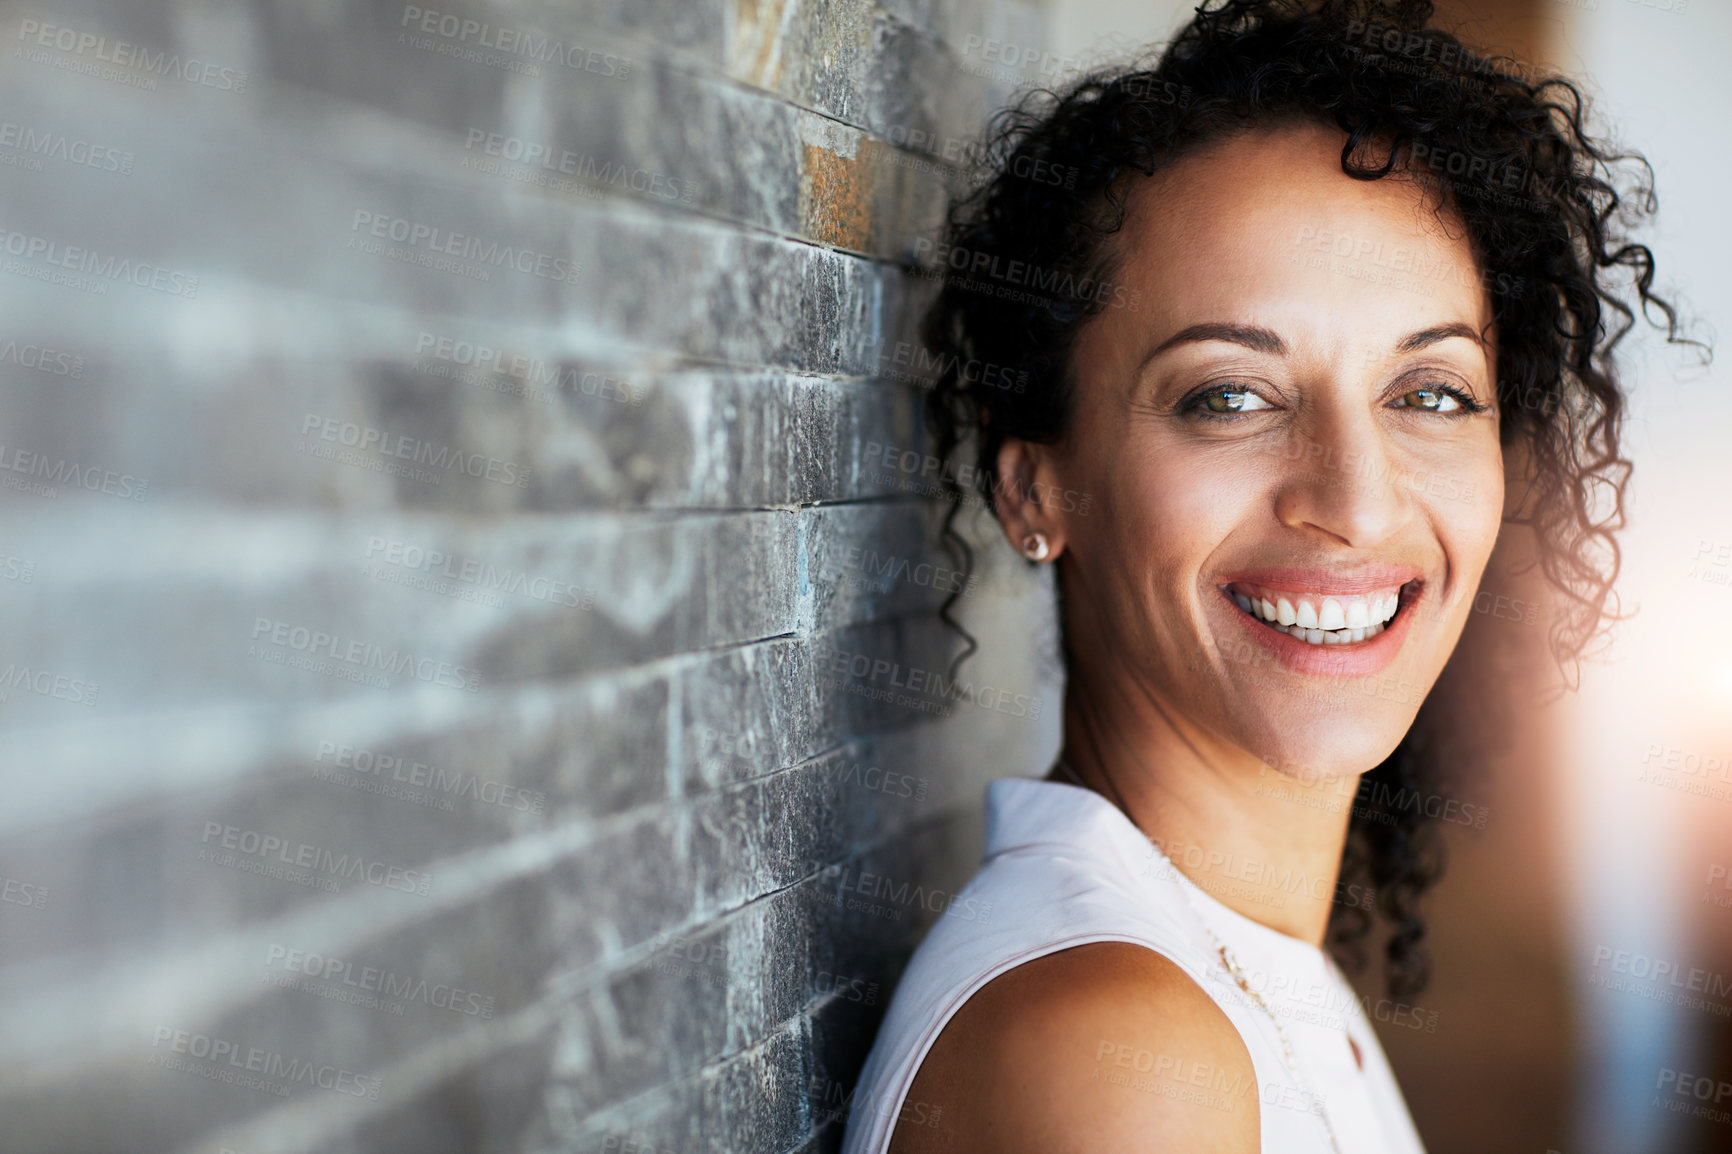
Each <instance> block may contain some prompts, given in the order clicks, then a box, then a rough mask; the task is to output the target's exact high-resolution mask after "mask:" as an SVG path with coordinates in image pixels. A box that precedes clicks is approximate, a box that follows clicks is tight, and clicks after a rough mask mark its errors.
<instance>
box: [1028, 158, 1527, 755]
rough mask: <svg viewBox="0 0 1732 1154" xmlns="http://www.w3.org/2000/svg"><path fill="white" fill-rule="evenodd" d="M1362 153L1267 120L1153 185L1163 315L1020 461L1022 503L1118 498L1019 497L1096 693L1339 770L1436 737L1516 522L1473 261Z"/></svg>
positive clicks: (1116, 277) (1148, 193) (1130, 276)
mask: <svg viewBox="0 0 1732 1154" xmlns="http://www.w3.org/2000/svg"><path fill="white" fill-rule="evenodd" d="M1344 139H1345V138H1344V136H1343V135H1342V134H1340V133H1338V132H1336V131H1335V130H1333V129H1331V128H1327V127H1324V126H1310V125H1294V126H1286V127H1282V128H1279V129H1271V130H1259V131H1256V132H1253V133H1249V134H1246V135H1242V136H1239V137H1235V138H1233V139H1231V140H1228V141H1225V142H1221V143H1217V144H1214V145H1212V146H1209V147H1207V148H1205V149H1203V150H1201V151H1198V152H1196V153H1194V154H1191V155H1188V156H1186V157H1185V158H1183V159H1181V160H1179V161H1178V162H1176V163H1174V164H1173V165H1172V166H1170V167H1169V168H1167V169H1165V170H1163V171H1161V172H1160V173H1157V174H1156V175H1155V176H1154V177H1152V178H1147V179H1141V178H1139V179H1140V184H1139V186H1138V187H1137V188H1136V189H1135V191H1134V192H1133V193H1132V195H1131V200H1130V208H1131V211H1130V213H1129V215H1128V218H1127V221H1126V224H1125V227H1124V229H1123V230H1122V231H1121V232H1120V233H1119V234H1117V235H1116V236H1115V237H1113V238H1112V240H1111V241H1110V242H1109V243H1110V244H1111V245H1112V246H1113V247H1112V255H1113V256H1114V257H1115V258H1116V267H1115V269H1114V271H1113V272H1111V273H1110V274H1109V279H1111V280H1112V281H1113V282H1114V283H1115V284H1116V285H1118V286H1122V287H1124V288H1125V289H1127V290H1129V291H1130V292H1134V294H1135V296H1134V298H1129V299H1134V300H1135V302H1136V308H1135V309H1131V308H1116V307H1108V308H1105V309H1104V310H1102V311H1101V313H1100V314H1098V315H1097V316H1095V317H1094V318H1092V319H1091V320H1090V321H1089V322H1088V324H1087V325H1086V326H1085V327H1084V329H1083V330H1082V332H1081V334H1080V335H1079V338H1078V343H1077V345H1076V347H1075V351H1074V354H1073V357H1072V361H1071V379H1072V381H1073V384H1074V393H1073V397H1072V413H1071V422H1070V425H1069V428H1068V431H1067V433H1066V436H1065V438H1064V439H1063V440H1062V441H1061V442H1060V443H1058V444H1055V445H1031V444H1027V443H1024V442H1019V441H1011V442H1009V443H1007V444H1006V446H1005V448H1004V451H1003V452H1002V453H1001V454H1000V460H999V466H1000V474H1001V477H1002V478H1003V480H1002V481H1001V486H1003V487H1004V489H1005V490H1008V491H1010V492H1023V493H1043V492H1048V491H1049V489H1048V488H1047V487H1049V486H1050V487H1053V488H1056V489H1057V490H1066V489H1068V490H1072V491H1075V492H1080V493H1084V494H1087V495H1089V497H1090V498H1091V500H1090V501H1089V502H1088V504H1087V510H1088V511H1087V513H1086V515H1084V514H1081V513H1079V512H1078V511H1076V509H1075V508H1074V506H1075V504H1076V503H1075V502H1071V503H1070V504H1071V505H1072V506H1073V508H1072V509H1071V510H1069V511H1067V510H1065V509H1063V508H1060V507H1058V506H1057V505H1056V504H1052V503H1049V504H1047V505H1046V506H1045V507H1044V508H1043V507H1040V506H1039V505H1038V504H1036V503H1034V502H1031V501H1016V500H1001V502H1000V510H1001V517H1002V519H1003V521H1004V523H1005V529H1006V532H1007V534H1008V535H1009V536H1010V538H1011V540H1012V541H1013V542H1016V541H1020V540H1021V538H1022V537H1023V535H1024V534H1026V533H1028V532H1030V531H1032V530H1039V531H1042V532H1044V533H1046V534H1047V536H1048V538H1049V540H1050V541H1051V542H1052V544H1053V546H1054V549H1055V553H1056V555H1057V558H1058V563H1059V564H1060V566H1061V568H1062V573H1063V579H1064V582H1065V592H1066V597H1065V605H1066V628H1067V634H1068V637H1069V641H1070V650H1071V669H1070V673H1071V678H1072V685H1073V690H1074V692H1075V693H1076V694H1079V695H1083V696H1084V697H1085V698H1086V696H1087V695H1092V694H1101V695H1105V696H1121V697H1122V696H1125V695H1128V696H1129V697H1131V698H1135V699H1139V700H1142V701H1146V702H1150V703H1152V704H1153V705H1154V707H1155V708H1156V709H1158V710H1159V712H1160V714H1161V715H1162V716H1164V717H1166V718H1167V719H1168V721H1169V722H1170V723H1172V724H1174V725H1175V726H1177V727H1178V728H1180V729H1181V730H1182V732H1183V734H1184V736H1185V738H1186V740H1187V741H1188V742H1189V743H1190V744H1191V745H1192V746H1193V747H1194V748H1198V749H1199V751H1203V750H1210V751H1213V753H1214V754H1216V755H1227V756H1230V755H1232V753H1233V751H1235V750H1239V751H1244V753H1247V754H1249V755H1251V756H1253V757H1255V758H1257V759H1259V760H1262V761H1266V762H1268V763H1270V764H1272V765H1275V766H1277V767H1279V768H1284V769H1287V770H1289V771H1290V772H1297V771H1299V770H1300V769H1302V768H1303V769H1311V768H1315V769H1316V770H1318V771H1321V772H1324V773H1326V774H1329V775H1336V774H1346V773H1358V772H1362V771H1364V770H1366V769H1369V768H1370V767H1371V766H1373V765H1375V764H1376V763H1377V762H1378V761H1380V760H1382V759H1383V758H1384V757H1385V756H1387V755H1388V753H1389V752H1390V751H1391V750H1392V749H1393V748H1394V747H1395V745H1396V744H1397V742H1399V740H1400V739H1401V737H1402V735H1403V734H1404V733H1405V732H1406V731H1407V729H1408V727H1409V726H1410V725H1411V723H1412V721H1413V717H1414V714H1415V713H1416V711H1417V710H1418V708H1419V705H1420V702H1421V701H1422V700H1423V698H1424V696H1425V694H1426V692H1427V691H1428V690H1429V689H1430V687H1431V685H1432V683H1433V681H1435V679H1436V678H1437V676H1438V674H1439V672H1440V671H1441V670H1442V668H1443V665H1444V663H1445V661H1446V660H1447V659H1448V657H1449V654H1450V651H1451V650H1452V649H1453V648H1454V646H1455V642H1456V640H1457V638H1458V637H1459V636H1460V633H1461V629H1462V626H1463V625H1464V623H1465V621H1466V619H1467V614H1468V612H1469V611H1470V609H1471V605H1472V600H1473V593H1474V591H1475V589H1476V588H1477V586H1478V583H1479V579H1480V574H1481V572H1482V571H1483V569H1484V567H1485V564H1486V561H1487V559H1488V557H1489V556H1490V554H1491V550H1492V546H1493V544H1494V543H1495V541H1496V538H1497V533H1498V527H1499V523H1500V519H1501V512H1502V507H1503V455H1502V451H1501V449H1500V447H1499V440H1498V414H1497V410H1496V399H1497V396H1496V385H1495V365H1496V352H1495V345H1494V343H1493V342H1494V341H1495V334H1494V333H1493V332H1492V331H1491V328H1490V322H1491V311H1490V303H1489V299H1488V296H1487V291H1486V288H1485V287H1484V286H1483V285H1482V278H1481V270H1480V268H1479V265H1478V263H1477V261H1476V260H1475V258H1474V255H1473V251H1472V249H1471V247H1470V245H1469V243H1468V241H1467V240H1466V238H1465V236H1464V234H1463V232H1462V230H1461V228H1460V227H1459V226H1455V225H1452V226H1450V227H1448V228H1447V229H1446V227H1445V226H1444V225H1442V224H1440V223H1439V221H1438V219H1437V216H1436V214H1435V213H1434V206H1435V203H1436V202H1435V197H1428V196H1426V195H1424V194H1423V193H1422V190H1421V188H1420V186H1418V185H1417V184H1416V183H1414V182H1413V181H1411V180H1407V179H1384V180H1377V181H1358V180H1354V179H1352V178H1350V177H1348V176H1346V175H1345V174H1344V173H1343V172H1342V171H1341V164H1340V155H1341V147H1342V143H1343V141H1344ZM1128 296H1129V294H1128V293H1127V297H1128ZM1086 705H1087V703H1086V701H1085V702H1084V706H1085V708H1086Z"/></svg>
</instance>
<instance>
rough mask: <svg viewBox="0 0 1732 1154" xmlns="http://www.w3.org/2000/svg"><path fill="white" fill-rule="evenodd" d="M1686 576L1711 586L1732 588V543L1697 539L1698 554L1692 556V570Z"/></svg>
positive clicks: (1704, 538) (1685, 572) (1687, 571)
mask: <svg viewBox="0 0 1732 1154" xmlns="http://www.w3.org/2000/svg"><path fill="white" fill-rule="evenodd" d="M1684 576H1686V577H1693V578H1695V579H1696V580H1698V581H1706V582H1707V583H1708V584H1710V585H1719V586H1722V587H1725V586H1732V541H1711V540H1709V539H1708V538H1707V537H1698V538H1697V539H1696V552H1695V553H1693V554H1691V556H1690V568H1688V569H1686V570H1685V571H1684Z"/></svg>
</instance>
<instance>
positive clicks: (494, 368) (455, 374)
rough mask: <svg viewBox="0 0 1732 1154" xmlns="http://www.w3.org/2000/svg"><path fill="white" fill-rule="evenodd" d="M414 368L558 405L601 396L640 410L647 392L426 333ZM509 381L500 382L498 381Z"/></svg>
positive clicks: (554, 364)
mask: <svg viewBox="0 0 1732 1154" xmlns="http://www.w3.org/2000/svg"><path fill="white" fill-rule="evenodd" d="M415 356H416V358H417V360H416V362H415V368H417V369H419V370H420V371H421V372H424V373H426V374H428V375H429V376H435V377H444V378H448V379H451V380H455V381H457V382H458V383H459V384H464V385H471V386H473V387H475V388H479V389H486V390H488V391H489V392H497V393H507V394H509V395H511V396H523V397H528V398H530V399H531V400H535V401H540V402H541V403H543V404H548V405H551V404H555V403H557V402H558V400H559V394H560V392H561V391H564V392H567V393H573V394H579V393H580V394H582V395H583V396H586V397H597V398H599V399H601V400H604V401H614V402H616V403H618V404H622V405H642V404H643V399H644V394H645V392H646V391H647V390H646V389H644V388H643V387H640V386H638V385H634V384H633V383H632V382H630V381H626V380H622V379H620V378H618V377H613V376H609V375H608V374H606V373H600V372H596V371H595V370H593V369H591V370H585V371H584V372H581V373H580V372H579V371H578V369H577V368H576V367H575V366H568V365H562V364H559V363H558V362H557V361H546V360H540V359H538V358H535V357H527V356H524V355H522V354H521V353H512V352H508V351H506V350H504V349H498V348H494V347H493V346H491V345H485V344H480V343H478V342H475V341H466V340H462V339H461V338H457V337H448V336H442V335H440V334H438V333H430V332H428V331H426V330H425V329H423V330H422V331H421V333H420V335H419V336H417V337H416V338H415ZM502 376H503V377H507V378H510V381H509V382H502V381H501V380H500V379H499V378H500V377H502Z"/></svg>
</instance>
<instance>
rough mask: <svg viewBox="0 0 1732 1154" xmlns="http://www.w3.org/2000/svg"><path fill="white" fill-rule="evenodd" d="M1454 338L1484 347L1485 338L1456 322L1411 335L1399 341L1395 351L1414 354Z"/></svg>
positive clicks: (1421, 330) (1471, 327)
mask: <svg viewBox="0 0 1732 1154" xmlns="http://www.w3.org/2000/svg"><path fill="white" fill-rule="evenodd" d="M1454 337H1461V338H1463V339H1465V340H1470V341H1472V342H1473V343H1474V344H1476V345H1478V346H1479V347H1480V348H1482V349H1483V348H1485V347H1486V343H1485V338H1484V337H1482V336H1480V335H1479V333H1478V332H1476V331H1474V328H1473V326H1472V325H1464V324H1462V323H1461V322H1460V321H1457V322H1455V323H1454V324H1447V325H1438V326H1437V327H1436V328H1430V329H1420V330H1419V331H1418V332H1416V333H1411V334H1409V335H1407V336H1405V337H1403V338H1402V339H1401V341H1400V342H1399V343H1398V344H1397V345H1396V346H1395V351H1396V352H1398V353H1411V352H1416V351H1418V350H1419V349H1423V348H1426V347H1428V346H1430V345H1435V344H1437V343H1438V342H1439V341H1447V340H1450V339H1452V338H1454Z"/></svg>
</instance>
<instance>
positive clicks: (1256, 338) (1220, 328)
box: [1143, 321, 1486, 365]
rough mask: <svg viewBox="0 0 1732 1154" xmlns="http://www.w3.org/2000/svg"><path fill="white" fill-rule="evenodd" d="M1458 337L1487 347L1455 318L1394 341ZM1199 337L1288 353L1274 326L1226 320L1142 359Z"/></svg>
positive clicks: (1189, 331) (1183, 333)
mask: <svg viewBox="0 0 1732 1154" xmlns="http://www.w3.org/2000/svg"><path fill="white" fill-rule="evenodd" d="M1456 337H1461V338H1463V339H1465V340H1470V341H1472V342H1473V343H1474V344H1476V345H1479V346H1480V347H1481V348H1485V347H1486V343H1485V338H1483V337H1481V336H1480V335H1479V333H1478V332H1477V331H1475V329H1474V328H1473V326H1472V325H1467V324H1463V323H1461V322H1460V321H1455V322H1453V323H1451V324H1447V325H1436V326H1434V327H1432V328H1429V329H1420V330H1419V331H1418V332H1416V333H1409V334H1408V335H1407V336H1405V337H1403V338H1401V340H1400V341H1398V342H1397V343H1396V345H1395V351H1396V352H1398V353H1411V352H1417V351H1418V350H1420V349H1423V348H1428V347H1430V346H1431V345H1435V344H1437V343H1438V342H1440V341H1447V340H1451V339H1454V338H1456ZM1200 341H1226V342H1228V343H1229V344H1235V345H1244V346H1245V347H1246V348H1248V349H1251V350H1253V351H1255V352H1259V353H1266V354H1268V355H1269V356H1272V357H1280V356H1285V355H1287V342H1286V341H1284V340H1282V339H1281V337H1280V334H1278V333H1276V332H1275V331H1274V330H1273V329H1266V328H1263V327H1262V326H1260V325H1240V324H1233V323H1231V322H1228V321H1209V322H1206V323H1204V324H1197V325H1187V326H1186V327H1184V328H1182V329H1180V330H1179V331H1178V332H1176V333H1174V334H1173V335H1172V336H1170V337H1168V338H1167V339H1166V340H1164V341H1162V342H1161V343H1160V344H1159V345H1158V346H1156V348H1155V350H1154V351H1153V352H1151V353H1150V354H1149V355H1148V356H1147V357H1145V358H1144V359H1143V363H1144V364H1145V365H1146V364H1148V363H1149V362H1150V361H1152V360H1154V359H1155V358H1156V357H1158V356H1160V355H1161V354H1162V353H1164V352H1166V351H1167V350H1168V349H1171V348H1173V347H1174V346H1176V345H1184V344H1193V343H1196V342H1200Z"/></svg>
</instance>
